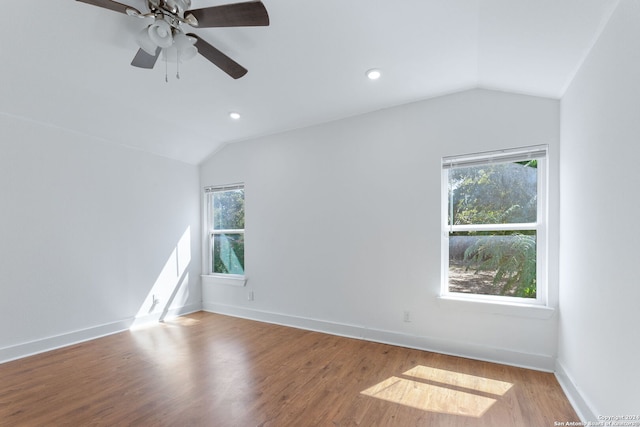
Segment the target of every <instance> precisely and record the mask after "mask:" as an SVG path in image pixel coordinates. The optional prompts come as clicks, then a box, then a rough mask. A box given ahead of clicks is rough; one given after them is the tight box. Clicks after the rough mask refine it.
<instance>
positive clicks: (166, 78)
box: [164, 54, 169, 83]
mask: <svg viewBox="0 0 640 427" xmlns="http://www.w3.org/2000/svg"><path fill="white" fill-rule="evenodd" d="M164 81H165V82H166V83H169V61H168V60H167V55H166V54H165V55H164Z"/></svg>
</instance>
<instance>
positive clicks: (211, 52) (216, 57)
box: [187, 34, 247, 79]
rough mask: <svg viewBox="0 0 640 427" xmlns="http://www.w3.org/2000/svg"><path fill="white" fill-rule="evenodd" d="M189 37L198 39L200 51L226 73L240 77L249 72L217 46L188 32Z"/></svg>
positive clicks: (235, 77) (236, 77) (197, 45)
mask: <svg viewBox="0 0 640 427" xmlns="http://www.w3.org/2000/svg"><path fill="white" fill-rule="evenodd" d="M187 36H189V37H194V38H195V39H196V43H195V46H196V48H198V53H199V54H200V55H202V56H204V57H205V58H207V59H208V60H209V61H211V62H212V63H213V65H215V66H216V67H218V68H220V69H221V70H222V71H224V72H225V73H227V74H229V75H230V76H231V77H233V78H234V79H239V78H240V77H242V76H244V75H245V74H247V69H246V68H244V67H243V66H242V65H240V64H238V63H237V62H236V61H234V60H233V59H231V58H229V57H228V56H227V55H225V54H224V53H222V52H220V51H219V50H218V49H216V48H215V47H213V46H211V45H210V44H209V43H207V42H206V41H204V40H202V39H201V38H200V37H198V36H196V35H195V34H187Z"/></svg>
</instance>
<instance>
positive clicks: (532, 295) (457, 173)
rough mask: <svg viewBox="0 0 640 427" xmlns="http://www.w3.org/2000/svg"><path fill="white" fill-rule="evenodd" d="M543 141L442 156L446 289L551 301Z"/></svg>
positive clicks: (462, 293) (470, 294)
mask: <svg viewBox="0 0 640 427" xmlns="http://www.w3.org/2000/svg"><path fill="white" fill-rule="evenodd" d="M546 157H547V148H546V146H536V147H527V148H522V149H514V150H503V151H498V152H489V153H480V154H475V155H468V156H453V157H445V158H443V159H442V173H443V180H442V182H443V193H442V194H443V197H442V199H443V200H442V208H443V213H442V217H443V219H444V221H443V245H442V248H443V278H444V279H443V294H445V295H455V296H458V297H463V298H472V299H489V300H500V299H501V300H508V301H514V302H528V303H539V304H542V303H545V302H546V292H545V290H546V283H545V282H546V280H545V278H546V262H545V257H546Z"/></svg>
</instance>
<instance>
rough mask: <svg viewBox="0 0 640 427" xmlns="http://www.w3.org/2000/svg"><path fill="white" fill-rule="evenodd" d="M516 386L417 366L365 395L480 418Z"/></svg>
mask: <svg viewBox="0 0 640 427" xmlns="http://www.w3.org/2000/svg"><path fill="white" fill-rule="evenodd" d="M512 386H513V384H511V383H508V382H504V381H497V380H493V379H489V378H484V377H478V376H474V375H467V374H462V373H458V372H454V371H446V370H442V369H436V368H430V367H427V366H416V367H415V368H412V369H410V370H408V371H406V372H404V373H403V374H402V377H397V376H392V377H390V378H387V379H386V380H384V381H382V382H380V383H378V384H376V385H375V386H373V387H370V388H368V389H366V390H364V391H363V392H362V394H364V395H365V396H370V397H375V398H377V399H382V400H385V401H387V402H393V403H398V404H400V405H405V406H410V407H412V408H416V409H420V410H423V411H429V412H439V413H443V414H450V415H461V416H467V417H476V418H479V417H481V416H482V415H484V413H485V412H487V410H489V408H491V406H492V405H493V404H494V403H496V401H497V399H498V398H499V397H500V396H502V395H504V394H505V393H506V392H507V391H509V389H510V388H511V387H512Z"/></svg>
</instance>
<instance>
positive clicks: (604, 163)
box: [558, 0, 640, 419]
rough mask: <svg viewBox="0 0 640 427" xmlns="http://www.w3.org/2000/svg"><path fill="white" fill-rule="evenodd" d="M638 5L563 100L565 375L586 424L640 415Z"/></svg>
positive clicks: (623, 8) (616, 20)
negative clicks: (574, 393)
mask: <svg viewBox="0 0 640 427" xmlns="http://www.w3.org/2000/svg"><path fill="white" fill-rule="evenodd" d="M639 22H640V3H638V2H637V1H634V0H623V1H621V3H620V5H619V7H618V9H617V10H616V12H615V13H614V14H613V16H612V18H611V19H610V21H609V23H608V25H607V27H606V28H605V30H604V32H603V34H602V35H601V37H600V39H599V41H598V43H597V44H596V45H595V46H594V48H593V50H592V51H591V53H590V55H589V56H588V58H587V60H586V62H585V63H584V64H583V66H582V68H581V69H580V71H579V73H578V74H577V76H576V77H575V79H574V81H573V82H572V84H571V86H570V88H569V90H568V91H567V93H566V95H565V96H564V97H563V99H562V103H561V117H562V128H561V129H562V131H561V135H562V150H561V151H562V152H561V164H560V171H561V180H560V182H561V196H562V199H561V200H562V202H561V207H560V210H561V250H560V265H561V266H562V267H561V270H560V272H561V274H560V314H561V315H560V322H559V355H558V362H559V366H558V370H559V371H560V372H563V374H564V375H565V376H566V379H567V380H568V383H569V385H570V387H571V388H572V389H573V390H574V391H576V392H577V393H576V394H578V396H577V398H576V402H575V403H576V405H575V406H576V407H577V408H579V409H580V411H581V412H582V414H583V417H584V418H585V419H587V418H588V419H595V418H596V417H597V416H615V415H627V414H636V415H638V414H640V387H638V380H639V379H640V363H638V360H639V359H640V333H639V332H638V331H639V329H638V324H639V320H638V319H639V313H640V276H639V274H638V269H637V267H638V262H639V255H640V221H638V212H640V197H639V194H640V193H639V186H640V168H638V161H639V159H640V145H639V144H640V114H639V112H640V25H638V23H639Z"/></svg>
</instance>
